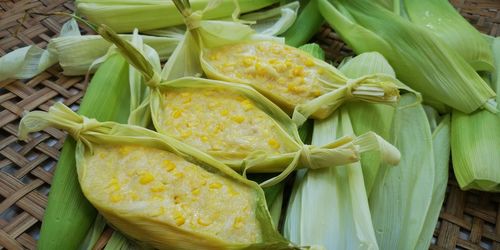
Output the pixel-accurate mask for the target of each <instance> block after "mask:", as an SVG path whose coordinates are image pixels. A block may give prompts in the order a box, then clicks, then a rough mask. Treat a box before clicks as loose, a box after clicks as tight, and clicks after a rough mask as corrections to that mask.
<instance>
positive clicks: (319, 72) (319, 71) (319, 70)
mask: <svg viewBox="0 0 500 250" xmlns="http://www.w3.org/2000/svg"><path fill="white" fill-rule="evenodd" d="M316 72H318V74H320V75H321V74H323V73H324V72H325V71H324V70H323V69H321V68H320V69H318V70H317V71H316Z"/></svg>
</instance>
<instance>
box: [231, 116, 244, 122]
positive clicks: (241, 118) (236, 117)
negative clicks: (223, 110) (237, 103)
mask: <svg viewBox="0 0 500 250" xmlns="http://www.w3.org/2000/svg"><path fill="white" fill-rule="evenodd" d="M231 120H233V121H235V122H237V123H242V122H243V121H245V117H243V116H241V115H235V116H233V117H231Z"/></svg>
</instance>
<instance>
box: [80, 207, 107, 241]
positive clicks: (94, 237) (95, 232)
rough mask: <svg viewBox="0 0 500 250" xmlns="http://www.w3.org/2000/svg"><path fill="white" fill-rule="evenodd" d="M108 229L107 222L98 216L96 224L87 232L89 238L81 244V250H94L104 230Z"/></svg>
mask: <svg viewBox="0 0 500 250" xmlns="http://www.w3.org/2000/svg"><path fill="white" fill-rule="evenodd" d="M105 227H106V220H104V218H103V217H102V216H101V215H100V214H98V215H97V216H96V217H95V220H94V224H93V225H92V227H91V228H90V229H89V231H88V232H87V236H86V237H85V239H84V240H83V241H82V244H80V247H79V249H80V250H91V249H93V248H94V245H95V243H96V242H97V241H98V240H99V237H100V236H101V234H102V232H103V231H104V228H105Z"/></svg>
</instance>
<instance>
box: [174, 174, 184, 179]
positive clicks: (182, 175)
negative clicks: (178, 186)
mask: <svg viewBox="0 0 500 250" xmlns="http://www.w3.org/2000/svg"><path fill="white" fill-rule="evenodd" d="M175 177H177V178H178V179H180V178H182V177H184V173H182V172H177V173H175Z"/></svg>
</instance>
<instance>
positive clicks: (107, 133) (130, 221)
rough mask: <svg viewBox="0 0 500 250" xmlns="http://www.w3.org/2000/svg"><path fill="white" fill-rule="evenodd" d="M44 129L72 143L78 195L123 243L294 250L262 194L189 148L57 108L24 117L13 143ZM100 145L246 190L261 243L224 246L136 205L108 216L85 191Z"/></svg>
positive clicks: (133, 128) (102, 204) (103, 206)
mask: <svg viewBox="0 0 500 250" xmlns="http://www.w3.org/2000/svg"><path fill="white" fill-rule="evenodd" d="M47 127H56V128H59V129H63V130H66V131H67V132H68V133H69V134H70V135H71V136H72V137H74V138H75V139H76V140H77V146H76V151H75V154H76V160H77V161H76V162H77V166H76V168H77V173H78V178H79V182H80V183H81V188H82V191H83V193H84V194H85V196H86V197H87V199H89V201H90V202H91V203H92V204H93V205H94V206H95V207H96V208H97V209H98V210H99V211H100V212H101V214H102V215H103V216H104V217H105V218H106V220H107V221H108V222H110V223H111V224H112V225H114V226H115V227H116V228H118V229H119V230H120V231H121V232H123V233H124V234H126V235H128V236H129V237H132V238H134V239H136V240H139V241H141V242H144V243H146V244H148V245H150V246H153V247H156V248H159V249H167V248H176V249H248V248H251V249H271V248H272V249H296V247H294V246H293V245H291V244H290V243H289V242H287V241H286V240H285V239H284V238H283V237H282V236H281V235H279V233H278V232H277V231H276V230H275V229H274V225H273V223H272V221H271V217H270V215H269V212H268V210H267V206H266V203H265V198H264V193H263V191H262V189H261V188H260V187H259V186H258V185H257V184H256V183H255V182H251V181H248V180H246V179H245V178H243V177H241V176H240V175H238V174H237V173H236V172H234V171H233V170H232V169H231V168H229V167H227V166H226V165H224V164H222V163H220V162H218V161H217V160H215V159H214V158H212V157H210V156H208V155H206V154H204V153H203V152H200V151H198V150H196V149H195V148H192V147H190V146H188V145H185V144H183V143H181V142H179V141H177V140H175V139H173V138H170V137H167V136H164V135H161V134H158V133H156V132H153V131H151V130H148V129H145V128H142V127H138V126H132V125H122V124H118V123H114V122H98V121H97V120H94V119H88V118H86V117H83V116H79V115H77V114H76V113H74V112H73V111H71V109H69V108H68V107H66V106H64V105H63V104H61V103H56V104H55V105H54V106H52V107H51V108H50V109H49V112H42V111H33V112H30V113H28V114H26V115H25V116H24V117H23V119H22V121H21V123H20V126H19V138H21V139H26V138H27V135H28V133H29V132H35V131H40V130H43V129H45V128H47ZM100 145H121V146H125V145H129V146H142V147H147V148H155V149H158V150H162V151H166V152H170V153H173V154H175V155H177V156H178V157H181V158H183V159H184V160H186V161H189V162H191V163H192V164H195V165H196V166H199V167H200V168H203V169H205V170H209V171H210V172H211V173H213V174H215V175H218V176H221V177H223V178H224V179H225V180H226V181H228V182H232V183H239V185H243V186H245V187H248V188H249V190H252V191H251V193H250V194H251V196H252V199H251V201H252V202H255V207H254V209H255V210H254V211H255V220H257V221H258V223H257V228H258V229H257V230H259V232H260V233H261V241H259V242H252V243H251V244H241V243H229V242H225V241H223V240H221V239H218V238H217V237H216V236H215V234H214V235H211V234H208V233H201V232H195V231H191V230H189V229H187V228H180V227H178V226H176V225H175V224H173V223H172V224H171V223H170V222H168V221H162V220H160V219H155V218H156V217H153V216H146V215H143V214H142V215H141V213H140V212H141V206H140V203H138V204H137V205H138V206H137V208H135V209H134V208H132V207H130V206H127V208H126V209H125V210H123V211H116V210H114V209H113V206H112V205H111V204H110V202H105V201H103V200H99V199H98V198H97V197H98V196H97V195H96V192H95V190H93V189H92V188H93V186H87V185H86V184H89V183H92V182H91V180H90V179H88V178H94V177H92V176H91V175H87V169H88V168H89V165H88V163H89V157H91V156H92V155H93V153H94V149H95V147H97V146H100ZM111 166H112V163H111V165H110V169H102V171H103V173H105V172H106V171H111ZM146 166H147V165H146ZM108 192H109V191H108ZM228 204H230V202H229V203H228Z"/></svg>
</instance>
